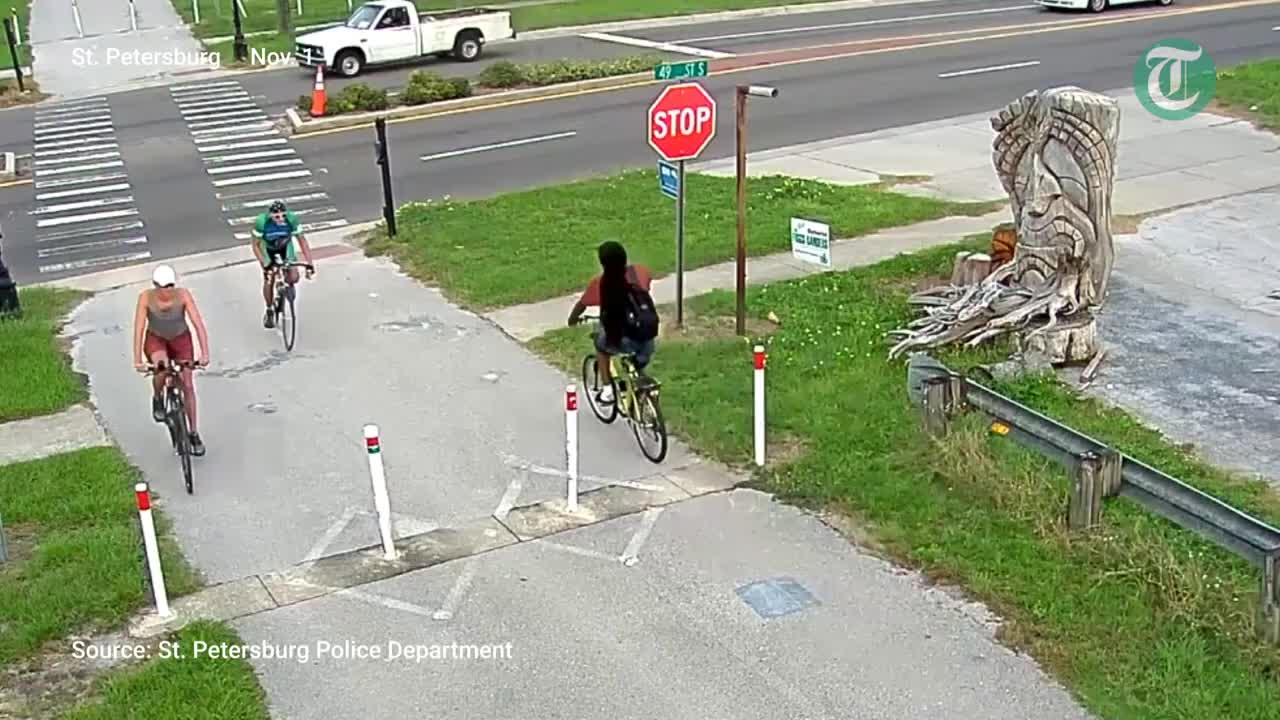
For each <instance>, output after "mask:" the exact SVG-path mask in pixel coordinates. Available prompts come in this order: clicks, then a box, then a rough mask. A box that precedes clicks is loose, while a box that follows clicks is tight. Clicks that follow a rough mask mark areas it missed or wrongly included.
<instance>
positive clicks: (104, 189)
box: [36, 182, 129, 200]
mask: <svg viewBox="0 0 1280 720" xmlns="http://www.w3.org/2000/svg"><path fill="white" fill-rule="evenodd" d="M128 189H129V183H127V182H126V183H115V184H112V185H99V186H98V187H87V188H80V189H79V190H59V191H58V192H48V193H36V199H37V200H57V199H58V198H68V197H77V196H79V195H97V194H100V193H109V192H116V191H117V190H128Z"/></svg>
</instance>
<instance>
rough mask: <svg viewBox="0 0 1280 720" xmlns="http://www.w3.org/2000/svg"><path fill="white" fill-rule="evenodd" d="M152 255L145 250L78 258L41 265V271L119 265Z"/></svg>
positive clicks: (49, 271) (48, 271)
mask: <svg viewBox="0 0 1280 720" xmlns="http://www.w3.org/2000/svg"><path fill="white" fill-rule="evenodd" d="M150 257H151V251H149V250H143V251H142V252H135V253H125V254H123V255H109V256H107V257H100V258H92V259H90V260H77V261H75V262H70V263H58V264H56V265H41V266H40V272H42V273H51V272H62V271H63V270H84V269H86V268H92V267H102V266H103V265H118V264H120V263H127V262H133V261H135V260H146V259H148V258H150Z"/></svg>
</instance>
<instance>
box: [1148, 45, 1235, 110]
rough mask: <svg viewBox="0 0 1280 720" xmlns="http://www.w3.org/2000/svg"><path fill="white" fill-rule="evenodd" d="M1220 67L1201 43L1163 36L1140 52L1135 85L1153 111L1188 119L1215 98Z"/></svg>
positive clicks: (1149, 108)
mask: <svg viewBox="0 0 1280 720" xmlns="http://www.w3.org/2000/svg"><path fill="white" fill-rule="evenodd" d="M1217 84H1218V69H1217V67H1216V66H1215V65H1214V63H1213V59H1212V58H1210V57H1209V54H1208V53H1206V52H1205V51H1204V48H1202V47H1200V45H1199V44H1198V43H1195V42H1192V41H1191V40H1187V39H1184V38H1169V39H1166V40H1161V41H1160V42H1158V43H1156V44H1155V45H1152V46H1151V47H1149V48H1147V49H1146V50H1144V51H1143V53H1142V54H1141V55H1140V56H1138V63H1137V65H1135V66H1134V68H1133V89H1134V94H1136V95H1137V96H1138V101H1139V102H1141V103H1142V106H1143V107H1145V108H1146V109H1147V111H1148V112H1150V113H1151V114H1152V115H1155V116H1156V117H1158V118H1161V119H1164V120H1186V119H1187V118H1189V117H1191V116H1193V115H1195V114H1196V113H1198V112H1200V111H1201V110H1204V109H1205V107H1206V106H1208V104H1209V101H1210V100H1213V93H1214V90H1215V89H1216V88H1217Z"/></svg>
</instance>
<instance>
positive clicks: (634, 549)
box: [618, 507, 662, 566]
mask: <svg viewBox="0 0 1280 720" xmlns="http://www.w3.org/2000/svg"><path fill="white" fill-rule="evenodd" d="M661 514H662V508H660V507H651V508H649V509H648V510H645V511H644V516H643V517H642V518H640V527H638V528H636V534H635V535H632V536H631V542H628V543H627V549H626V550H623V551H622V556H621V557H619V558H618V560H620V561H621V562H622V564H623V565H628V566H630V565H634V564H635V562H636V559H637V557H638V556H639V554H640V548H641V547H643V546H644V543H645V541H646V540H648V539H649V533H651V532H653V526H654V524H656V523H657V522H658V516H659V515H661Z"/></svg>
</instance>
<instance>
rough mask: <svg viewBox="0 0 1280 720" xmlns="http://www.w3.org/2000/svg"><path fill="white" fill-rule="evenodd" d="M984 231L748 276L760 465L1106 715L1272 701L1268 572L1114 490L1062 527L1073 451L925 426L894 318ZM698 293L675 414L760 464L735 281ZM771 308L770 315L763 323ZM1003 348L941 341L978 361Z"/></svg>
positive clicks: (1131, 438)
mask: <svg viewBox="0 0 1280 720" xmlns="http://www.w3.org/2000/svg"><path fill="white" fill-rule="evenodd" d="M988 242H989V241H988ZM978 244H979V243H978V241H977V240H975V239H971V240H970V241H968V242H967V243H966V244H965V245H964V246H951V247H942V248H938V249H935V250H931V251H926V252H921V253H918V254H913V255H903V256H899V257H898V258H895V259H893V260H890V261H887V262H884V263H881V264H878V265H875V266H872V267H868V268H862V269H858V270H855V271H851V272H843V273H828V274H822V275H816V276H810V277H807V278H804V279H799V280H794V281H788V282H783V283H775V284H771V285H767V286H763V287H755V288H751V289H750V290H749V294H748V308H749V313H750V323H749V329H750V330H751V332H752V334H753V335H755V337H753V338H751V340H753V341H756V340H763V341H765V342H767V344H768V346H769V377H768V384H769V397H768V406H769V407H768V410H769V415H768V417H769V433H770V435H769V437H770V457H771V464H770V466H769V468H768V469H767V470H766V471H765V472H762V473H760V475H759V482H760V483H761V484H762V485H763V486H765V489H768V490H770V491H773V492H777V493H779V494H780V495H781V496H783V497H785V498H787V499H790V500H792V501H795V502H799V503H802V504H806V505H810V506H814V507H821V508H824V509H834V510H837V511H840V512H841V514H843V515H845V516H847V517H851V518H853V519H854V520H855V522H856V523H857V525H859V526H860V528H861V529H860V530H859V535H862V534H865V535H866V536H867V542H868V543H869V544H872V545H873V546H876V547H878V548H879V549H880V550H881V551H883V552H885V553H887V554H890V555H892V556H894V557H896V558H897V559H898V560H900V561H902V562H905V563H906V564H909V565H913V566H916V567H919V568H921V569H922V570H923V571H924V572H926V573H927V574H929V575H930V576H932V577H935V578H939V579H942V580H945V581H949V582H953V583H956V584H958V585H960V586H962V587H964V588H967V589H968V590H969V591H970V592H971V593H972V594H974V595H975V596H976V597H978V598H979V599H981V600H983V601H985V602H986V603H987V604H988V605H989V606H990V607H992V608H993V609H994V610H995V611H996V612H998V613H999V614H1001V615H1002V616H1003V617H1004V618H1005V625H1004V627H1003V629H1002V631H1001V633H1002V639H1003V641H1004V642H1006V643H1007V644H1009V645H1011V646H1013V647H1016V648H1019V649H1022V650H1025V651H1027V652H1029V653H1030V654H1031V655H1032V656H1033V657H1035V658H1037V660H1039V661H1040V662H1041V663H1042V665H1044V666H1046V667H1047V668H1048V669H1049V670H1050V671H1051V672H1052V673H1054V674H1055V675H1056V676H1057V677H1058V678H1060V679H1061V680H1062V681H1063V682H1064V683H1065V684H1066V685H1068V686H1069V687H1070V688H1071V689H1072V690H1073V692H1074V694H1075V696H1076V697H1077V699H1078V700H1079V701H1080V702H1081V703H1082V704H1083V705H1085V706H1086V707H1088V708H1089V709H1090V710H1092V711H1093V712H1094V713H1096V714H1097V715H1099V716H1100V717H1102V718H1108V719H1115V720H1120V719H1122V718H1123V719H1126V720H1127V719H1129V718H1143V719H1144V720H1164V719H1168V720H1173V719H1174V718H1196V717H1205V718H1208V717H1220V718H1227V717H1230V718H1233V720H1246V719H1248V720H1262V719H1263V718H1275V717H1276V716H1277V715H1276V712H1277V711H1276V708H1277V700H1278V699H1280V684H1277V681H1276V678H1275V676H1274V673H1275V668H1276V667H1277V666H1278V663H1280V653H1278V652H1277V651H1276V649H1274V648H1269V647H1265V646H1262V645H1260V644H1258V643H1257V642H1256V641H1255V640H1254V639H1253V636H1252V622H1251V621H1252V611H1253V608H1254V606H1255V603H1256V601H1257V595H1258V585H1259V574H1258V572H1257V571H1256V570H1255V569H1253V568H1251V567H1250V566H1248V565H1247V564H1246V563H1244V562H1243V561H1241V560H1238V559H1236V558H1235V557H1234V556H1232V555H1230V554H1228V553H1226V552H1225V551H1222V550H1219V549H1217V548H1216V547H1214V546H1212V545H1210V544H1208V543H1206V542H1203V541H1201V540H1199V539H1198V538H1196V537H1195V536H1193V535H1192V534H1191V533H1188V532H1185V531H1183V530H1180V529H1178V528H1176V527H1174V526H1172V525H1171V524H1169V523H1167V522H1164V521H1162V520H1160V519H1158V518H1156V517H1154V516H1153V515H1151V514H1150V513H1148V512H1147V511H1145V510H1143V509H1142V508H1140V507H1138V506H1136V505H1134V504H1133V503H1130V502H1129V501H1127V500H1123V499H1115V500H1111V501H1109V502H1108V504H1107V506H1106V509H1105V511H1104V514H1103V522H1102V527H1101V528H1100V529H1098V530H1097V531H1096V532H1092V533H1089V534H1084V535H1071V534H1068V533H1066V532H1065V531H1064V530H1063V529H1062V523H1061V521H1062V517H1063V515H1064V513H1065V507H1066V497H1067V492H1068V488H1069V484H1068V482H1067V477H1066V473H1065V472H1064V471H1063V470H1062V469H1061V468H1060V467H1058V466H1056V465H1054V464H1052V463H1051V462H1049V461H1047V460H1045V459H1043V458H1041V457H1040V456H1037V455H1033V454H1031V453H1029V452H1027V451H1024V450H1022V449H1020V448H1019V447H1018V446H1016V445H1013V444H1012V443H1011V442H1009V441H1008V440H1006V439H1004V438H1001V437H999V436H993V435H989V434H988V432H987V431H986V426H985V425H984V424H982V423H980V422H979V421H978V419H977V418H976V417H972V416H969V417H966V418H964V421H963V422H959V423H957V426H956V429H955V430H954V432H953V433H952V434H951V435H950V436H949V437H948V439H946V440H945V441H942V442H940V443H936V444H935V443H934V441H932V440H930V439H929V438H928V437H927V436H926V435H925V433H924V431H923V427H922V423H921V419H920V416H919V414H918V413H917V412H916V411H914V409H913V408H911V406H910V405H909V402H908V400H907V395H906V372H905V367H904V365H905V363H904V362H902V361H897V362H889V361H887V360H886V359H885V356H886V352H887V350H888V345H887V344H886V342H885V339H884V338H883V333H884V332H886V331H888V330H891V329H894V328H897V327H902V326H903V323H905V322H907V321H908V320H909V319H910V317H911V316H910V315H909V312H908V310H907V306H906V304H905V299H906V297H907V295H908V294H909V292H910V291H911V290H912V289H914V288H918V287H920V286H921V285H923V284H925V283H928V284H933V283H938V282H946V278H947V277H949V274H950V265H951V260H952V258H953V257H954V253H955V252H956V251H957V250H959V249H976V246H977V245H978ZM686 307H687V309H686V312H687V315H686V318H687V324H686V329H685V330H683V331H676V330H672V329H667V330H664V337H663V338H662V339H661V340H660V343H659V350H658V353H657V355H656V357H655V360H654V363H653V365H652V371H653V373H654V374H655V376H656V377H658V378H660V379H661V380H662V382H663V388H664V390H663V400H664V403H663V410H664V412H665V414H666V415H667V417H668V426H669V427H670V428H671V430H672V432H673V433H674V434H677V435H679V436H680V437H682V439H684V440H685V441H687V442H688V443H689V444H690V445H691V446H692V447H694V448H695V449H696V450H698V451H700V452H702V453H706V454H709V455H711V456H714V457H716V458H718V459H720V460H722V461H725V462H728V463H730V464H733V465H736V466H740V467H741V466H747V465H748V464H749V463H750V459H751V454H752V446H751V443H752V433H751V430H750V428H751V425H752V417H751V412H752V408H751V402H750V397H751V392H752V390H751V382H752V380H751V373H750V352H749V348H750V345H749V344H748V343H747V342H744V340H743V339H742V338H739V337H737V336H736V335H735V334H734V317H733V313H734V299H733V295H732V293H730V292H724V291H716V292H714V293H711V294H708V295H704V296H700V297H696V298H693V299H691V300H690V301H688V304H687V306H686ZM769 313H773V314H774V315H775V316H776V317H777V319H778V321H779V323H778V324H777V325H775V324H774V323H772V322H768V321H766V320H764V318H765V317H766V316H767V315H768V314H769ZM665 317H668V318H669V317H670V312H667V313H666V314H665ZM531 346H532V347H533V349H535V350H536V351H538V352H539V353H541V354H543V355H544V356H546V357H548V358H549V359H550V360H551V361H552V362H554V363H555V364H557V365H558V366H560V367H561V368H563V369H564V370H565V371H566V372H569V373H571V374H574V375H576V373H577V372H578V370H579V368H580V363H581V359H582V356H583V354H584V353H585V352H586V351H587V346H586V344H585V340H584V337H583V333H582V330H580V329H568V328H566V329H564V330H558V331H555V332H553V333H550V334H548V335H546V336H543V337H542V338H539V339H537V340H535V341H533V342H532V343H531ZM1000 350H1001V349H1000V348H987V349H985V350H982V351H965V352H947V353H942V354H940V355H939V357H940V358H941V359H942V360H944V362H947V363H948V365H950V366H951V367H953V368H956V369H964V368H966V367H970V366H972V365H973V364H975V363H979V362H988V361H991V360H993V359H995V358H996V357H997V356H998V354H999V351H1000ZM734 368H737V369H738V370H740V372H739V371H737V370H734ZM997 389H999V390H1000V391H1002V392H1005V393H1007V394H1009V395H1011V396H1013V397H1015V398H1016V399H1019V400H1020V401H1022V402H1025V403H1028V404H1030V405H1031V406H1033V407H1036V408H1038V409H1040V410H1041V411H1043V412H1046V413H1048V414H1050V415H1052V416H1054V417H1056V418H1058V419H1059V420H1061V421H1063V422H1065V423H1066V424H1068V425H1070V426H1073V427H1075V428H1078V429H1079V430H1081V431H1083V432H1085V433H1086V434H1089V435H1092V436H1094V437H1097V438H1099V439H1101V440H1103V441H1104V442H1108V443H1111V444H1113V445H1115V446H1116V447H1119V448H1120V449H1122V450H1123V451H1125V452H1126V453H1129V454H1130V455H1132V456H1134V457H1137V458H1139V459H1141V460H1143V461H1145V462H1148V463H1150V464H1152V465H1153V466H1155V467H1158V468H1161V469H1162V470H1164V471H1166V472H1168V473H1170V474H1172V475H1174V476H1177V477H1180V478H1182V479H1183V480H1184V481H1186V482H1189V483H1191V484H1193V485H1195V486H1197V487H1199V488H1201V489H1203V490H1205V491H1207V492H1210V493H1212V494H1214V495H1216V496H1218V497H1220V498H1223V499H1225V500H1227V501H1228V502H1231V503H1232V504H1234V505H1236V506H1237V507H1241V508H1242V509H1245V510H1247V511H1249V512H1251V513H1254V514H1256V515H1259V516H1261V517H1265V518H1268V519H1270V520H1271V521H1273V522H1274V521H1277V520H1280V504H1278V503H1277V500H1276V497H1275V495H1274V494H1271V493H1270V492H1269V491H1268V490H1267V489H1266V487H1265V486H1264V485H1262V484H1261V483H1246V482H1243V481H1239V480H1237V479H1234V478H1233V477H1231V476H1228V475H1227V474H1225V473H1222V472H1219V471H1217V470H1215V469H1213V468H1211V467H1209V466H1207V465H1205V464H1203V463H1201V462H1199V461H1198V460H1197V459H1195V458H1194V457H1193V456H1192V455H1191V454H1190V453H1189V452H1188V451H1187V450H1184V449H1181V448H1179V447H1177V446H1174V445H1171V444H1169V443H1167V442H1165V441H1164V440H1163V439H1162V438H1161V436H1160V435H1159V434H1158V433H1156V432H1153V431H1151V430H1149V429H1147V428H1145V427H1143V426H1141V425H1140V424H1139V423H1137V422H1135V421H1134V420H1132V419H1131V418H1129V417H1128V416H1127V415H1126V414H1124V413H1122V412H1120V411H1117V410H1113V409H1106V408H1104V407H1103V406H1101V405H1100V404H1098V403H1096V402H1093V401H1087V400H1083V399H1080V398H1077V397H1076V396H1075V395H1074V394H1073V393H1072V392H1071V391H1070V390H1068V389H1067V388H1065V387H1064V386H1063V385H1061V384H1059V383H1058V382H1057V381H1056V380H1055V379H1053V378H1052V377H1051V376H1041V377H1033V378H1024V379H1021V380H1018V381H1015V382H1012V383H1001V384H998V385H997Z"/></svg>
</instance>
